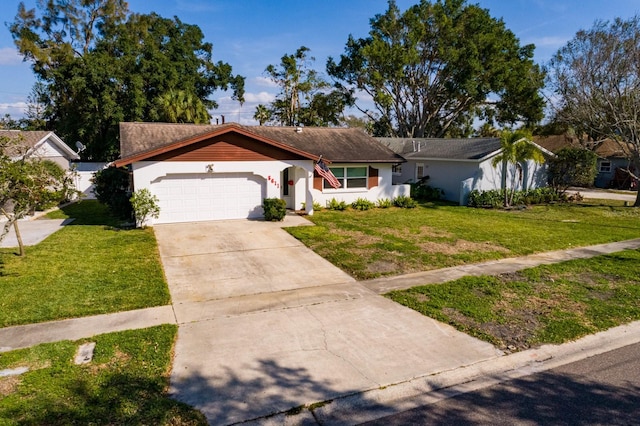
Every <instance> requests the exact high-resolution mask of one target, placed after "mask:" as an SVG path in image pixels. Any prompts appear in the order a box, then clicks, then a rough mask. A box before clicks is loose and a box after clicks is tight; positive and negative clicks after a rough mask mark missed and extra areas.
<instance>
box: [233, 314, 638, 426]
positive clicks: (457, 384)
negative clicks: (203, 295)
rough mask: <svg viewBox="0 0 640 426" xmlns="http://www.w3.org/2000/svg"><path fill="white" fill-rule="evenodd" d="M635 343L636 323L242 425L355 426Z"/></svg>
mask: <svg viewBox="0 0 640 426" xmlns="http://www.w3.org/2000/svg"><path fill="white" fill-rule="evenodd" d="M636 343H640V321H637V322H633V323H631V324H626V325H622V326H619V327H615V328H612V329H609V330H606V331H602V332H599V333H596V334H593V335H589V336H586V337H583V338H581V339H579V340H576V341H573V342H569V343H565V344H562V345H543V346H540V347H539V348H535V349H529V350H526V351H522V352H517V353H514V354H510V355H504V356H499V357H496V358H492V359H489V360H485V361H481V362H478V363H475V364H472V365H467V366H462V367H459V368H456V369H453V370H448V371H442V372H438V373H434V374H429V375H427V376H421V377H416V378H414V379H411V380H408V381H406V382H402V383H396V384H392V385H388V386H385V387H381V388H378V389H371V390H368V391H364V392H359V393H354V394H351V395H346V396H343V397H339V398H336V399H333V400H331V401H323V402H315V403H311V404H307V405H306V406H305V408H304V409H301V410H300V412H299V413H297V414H287V413H280V414H276V415H273V416H270V417H265V418H262V419H256V420H254V421H251V422H248V423H243V424H255V425H300V424H321V425H354V424H359V423H363V422H367V421H372V420H376V419H380V418H382V417H386V416H389V415H392V414H397V413H400V412H403V411H407V410H410V409H413V408H417V407H421V406H425V405H429V404H434V403H436V402H438V401H442V400H444V399H447V398H451V397H453V396H456V395H460V394H463V393H467V392H472V391H475V390H478V389H482V388H485V387H487V386H492V385H495V384H498V383H501V382H504V381H507V380H512V379H516V378H519V377H524V376H528V375H531V374H535V373H538V372H542V371H547V370H550V369H553V368H556V367H559V366H562V365H565V364H569V363H572V362H575V361H579V360H582V359H585V358H590V357H593V356H596V355H599V354H602V353H605V352H609V351H612V350H615V349H619V348H622V347H624V346H628V345H632V344H636Z"/></svg>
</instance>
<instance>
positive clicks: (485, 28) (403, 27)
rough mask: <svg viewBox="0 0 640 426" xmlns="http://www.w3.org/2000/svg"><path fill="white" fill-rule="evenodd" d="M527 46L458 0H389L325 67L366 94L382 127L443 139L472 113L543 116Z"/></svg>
mask: <svg viewBox="0 0 640 426" xmlns="http://www.w3.org/2000/svg"><path fill="white" fill-rule="evenodd" d="M533 50H534V46H533V45H526V46H520V43H519V41H518V39H517V38H516V37H515V35H514V34H513V33H512V32H511V31H509V30H508V29H507V28H505V25H504V22H503V21H502V20H499V19H495V18H492V17H491V16H490V14H489V12H488V11H487V10H486V9H482V8H480V7H479V6H477V5H467V4H466V3H465V1H464V0H438V1H436V2H434V3H431V2H429V1H426V0H422V1H420V2H419V3H418V4H416V5H414V6H412V7H410V8H409V9H408V10H406V11H405V12H401V11H400V10H399V8H398V7H397V5H396V3H395V1H393V0H390V1H389V7H388V9H387V11H386V12H385V13H384V14H379V15H376V16H375V17H374V18H373V19H372V20H371V31H370V32H369V36H368V37H366V38H360V39H356V38H354V37H353V36H350V37H349V39H348V41H347V45H346V49H345V53H344V54H342V55H341V57H340V60H339V61H337V62H336V61H335V60H334V59H332V58H330V59H329V61H328V63H327V71H328V73H329V75H331V76H332V77H334V78H335V79H337V80H338V81H339V82H340V84H341V86H342V87H343V88H344V89H345V90H349V89H354V88H356V89H358V90H361V91H364V92H365V93H366V94H367V95H368V96H369V97H371V98H372V99H373V102H374V104H375V108H376V109H377V112H378V116H379V117H381V118H382V119H383V120H385V121H386V123H387V129H386V133H391V134H393V135H396V136H400V137H443V136H447V135H451V134H460V133H464V128H465V127H467V126H468V123H469V122H471V121H472V120H473V119H474V118H476V117H480V118H483V119H485V120H487V121H489V122H495V123H497V124H508V125H512V124H514V123H517V122H524V124H534V123H536V122H538V121H539V120H540V119H542V117H543V107H544V100H543V98H542V96H541V95H540V89H541V88H542V87H543V84H544V76H543V73H542V71H541V70H540V68H539V67H538V66H537V65H536V64H534V62H533V61H532V58H533ZM361 108H362V107H361ZM382 130H383V131H384V129H382Z"/></svg>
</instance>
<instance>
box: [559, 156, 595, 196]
mask: <svg viewBox="0 0 640 426" xmlns="http://www.w3.org/2000/svg"><path fill="white" fill-rule="evenodd" d="M597 160H598V156H597V155H596V154H595V153H594V152H593V151H589V150H588V149H584V148H571V147H565V148H562V149H560V150H559V151H558V152H556V156H555V157H553V158H551V159H549V161H548V165H549V168H548V174H549V185H551V187H552V188H553V190H554V191H555V192H556V194H564V193H565V192H566V190H567V188H569V187H570V186H591V185H593V180H594V179H595V177H596V174H597V170H596V163H597Z"/></svg>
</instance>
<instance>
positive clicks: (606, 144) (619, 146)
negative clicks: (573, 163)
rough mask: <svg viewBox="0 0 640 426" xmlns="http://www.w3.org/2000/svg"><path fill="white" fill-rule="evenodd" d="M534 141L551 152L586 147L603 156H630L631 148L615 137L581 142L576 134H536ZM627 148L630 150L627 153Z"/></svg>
mask: <svg viewBox="0 0 640 426" xmlns="http://www.w3.org/2000/svg"><path fill="white" fill-rule="evenodd" d="M534 141H535V142H536V143H537V144H538V145H540V146H542V147H544V148H546V149H548V150H549V151H551V152H557V151H558V150H560V149H561V148H565V147H572V148H586V149H590V150H591V151H593V152H595V153H596V154H597V155H598V156H599V157H602V158H625V157H627V156H628V153H629V152H630V150H631V148H627V147H626V144H625V143H619V142H616V141H614V140H613V139H603V140H600V141H595V142H594V141H587V142H585V143H581V142H580V141H579V140H578V138H576V137H575V136H568V135H551V136H535V137H534ZM625 149H628V151H627V152H626V153H625Z"/></svg>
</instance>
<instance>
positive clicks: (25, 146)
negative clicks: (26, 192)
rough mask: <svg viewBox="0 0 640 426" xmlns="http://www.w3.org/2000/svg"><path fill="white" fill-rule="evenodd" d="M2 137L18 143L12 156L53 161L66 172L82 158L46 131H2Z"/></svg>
mask: <svg viewBox="0 0 640 426" xmlns="http://www.w3.org/2000/svg"><path fill="white" fill-rule="evenodd" d="M0 137H6V138H9V139H11V140H17V141H18V147H17V150H16V151H15V152H13V153H11V154H10V155H12V156H15V157H16V159H17V157H19V156H21V155H25V154H26V155H29V156H33V157H38V158H40V159H43V160H51V161H53V162H55V163H57V164H58V165H60V167H62V168H63V169H64V170H70V169H72V162H73V161H76V160H79V159H80V156H79V155H78V153H77V152H75V151H74V150H73V149H71V148H70V147H69V146H68V145H67V144H66V143H64V141H63V140H62V139H60V138H59V137H58V136H57V135H56V134H55V133H54V132H50V131H45V130H42V131H41V130H32V131H31V130H0Z"/></svg>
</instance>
